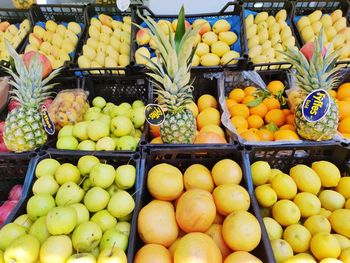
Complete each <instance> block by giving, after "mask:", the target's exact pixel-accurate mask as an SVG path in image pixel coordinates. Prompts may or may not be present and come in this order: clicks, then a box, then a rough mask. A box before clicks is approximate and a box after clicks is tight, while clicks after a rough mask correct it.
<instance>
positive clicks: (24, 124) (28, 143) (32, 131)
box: [4, 107, 47, 152]
mask: <svg viewBox="0 0 350 263" xmlns="http://www.w3.org/2000/svg"><path fill="white" fill-rule="evenodd" d="M5 122H6V127H5V132H4V142H5V144H6V147H7V148H8V149H9V150H10V151H14V152H23V151H30V150H33V149H35V148H38V147H40V146H42V145H43V144H45V143H46V141H47V134H46V132H45V130H44V128H43V125H42V119H41V114H40V112H39V110H38V109H36V108H27V107H19V108H16V109H14V110H13V111H12V112H10V113H9V114H8V115H7V118H6V121H5Z"/></svg>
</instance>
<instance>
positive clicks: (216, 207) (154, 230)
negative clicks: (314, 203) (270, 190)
mask: <svg viewBox="0 0 350 263" xmlns="http://www.w3.org/2000/svg"><path fill="white" fill-rule="evenodd" d="M241 180H242V170H241V168H240V166H239V165H238V164H237V163H236V162H235V161H233V160H231V159H223V160H221V161H218V162H217V163H216V164H215V165H214V166H213V167H212V169H211V170H209V169H208V168H207V167H206V166H204V165H202V164H192V165H190V166H189V167H187V169H186V170H185V172H184V173H182V172H181V171H180V170H179V169H178V168H177V167H175V166H173V165H170V164H167V163H160V164H157V165H155V166H153V167H152V168H151V169H150V170H149V171H148V175H147V189H148V191H149V193H150V194H151V195H152V197H153V198H154V199H153V200H152V201H150V202H149V203H148V204H147V205H145V206H144V207H143V208H142V209H141V210H140V212H139V216H138V222H137V229H138V233H139V235H140V238H141V239H142V241H143V242H144V243H145V245H144V246H143V247H141V248H140V249H139V250H138V252H137V254H136V256H135V259H134V263H140V262H142V263H149V262H162V263H168V262H169V263H171V262H174V263H183V262H194V261H193V258H194V257H196V262H211V263H221V262H225V263H233V262H248V261H249V262H262V261H260V260H259V259H258V258H256V257H255V256H254V255H252V254H251V253H250V251H252V250H253V249H255V248H256V247H257V246H258V244H259V243H260V239H261V228H260V225H259V222H258V220H257V219H256V218H255V216H254V215H253V214H251V213H250V212H249V211H248V209H249V207H250V201H251V200H250V196H249V194H248V192H247V190H245V188H244V187H242V186H241V185H240V182H241ZM191 259H192V260H191Z"/></svg>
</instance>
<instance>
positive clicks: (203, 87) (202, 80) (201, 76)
mask: <svg viewBox="0 0 350 263" xmlns="http://www.w3.org/2000/svg"><path fill="white" fill-rule="evenodd" d="M219 76H221V73H217V74H211V73H202V72H196V73H193V74H192V75H191V77H192V78H193V79H194V83H193V87H194V89H193V101H194V102H195V103H196V104H197V101H198V99H199V97H200V96H201V95H204V94H210V95H212V96H214V97H215V98H216V100H217V102H218V110H219V112H220V115H221V114H222V107H221V105H220V103H219V85H218V82H219V79H218V78H219ZM152 96H153V97H151V98H152V99H153V100H155V98H156V97H155V95H154V94H152ZM149 128H150V125H149V124H148V123H146V126H145V137H144V138H143V139H144V140H142V141H141V145H142V146H144V147H147V148H164V149H166V148H169V147H174V148H177V147H180V148H181V147H191V146H192V147H198V146H201V147H208V146H213V145H215V144H152V143H150V141H151V140H152V139H153V138H152V137H151V134H150V129H149ZM221 128H223V130H224V127H223V125H221ZM224 131H225V130H224ZM226 141H227V142H228V143H227V144H228V145H232V144H236V141H235V140H234V138H233V135H232V134H231V133H229V132H228V133H226ZM222 145H225V144H216V146H217V147H221V146H222Z"/></svg>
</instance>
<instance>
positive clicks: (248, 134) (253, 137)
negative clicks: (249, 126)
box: [239, 131, 260, 142]
mask: <svg viewBox="0 0 350 263" xmlns="http://www.w3.org/2000/svg"><path fill="white" fill-rule="evenodd" d="M239 135H240V136H241V137H242V138H243V139H245V140H247V141H249V142H259V141H260V137H259V136H258V135H257V134H256V133H254V132H252V131H245V132H242V133H240V134H239Z"/></svg>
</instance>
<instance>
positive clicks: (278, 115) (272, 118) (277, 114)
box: [265, 109, 286, 127]
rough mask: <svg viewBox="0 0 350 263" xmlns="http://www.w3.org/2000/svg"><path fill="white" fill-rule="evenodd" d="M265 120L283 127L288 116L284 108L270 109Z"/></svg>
mask: <svg viewBox="0 0 350 263" xmlns="http://www.w3.org/2000/svg"><path fill="white" fill-rule="evenodd" d="M265 121H266V122H267V123H270V122H273V123H274V124H276V125H277V126H278V127H281V126H282V125H284V124H285V123H286V117H285V116H284V114H283V111H282V110H279V109H272V110H270V111H268V112H267V113H266V115H265Z"/></svg>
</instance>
